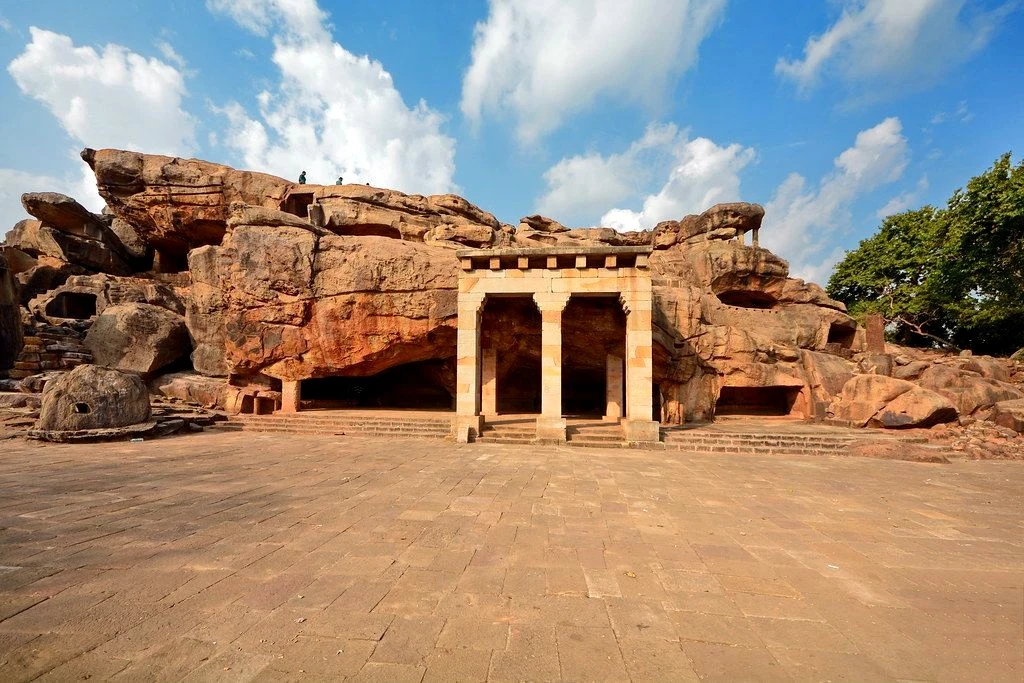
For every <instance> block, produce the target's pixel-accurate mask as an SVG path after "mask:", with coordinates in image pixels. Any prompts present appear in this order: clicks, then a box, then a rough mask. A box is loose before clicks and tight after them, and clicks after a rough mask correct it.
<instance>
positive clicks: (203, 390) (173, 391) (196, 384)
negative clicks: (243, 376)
mask: <svg viewBox="0 0 1024 683" xmlns="http://www.w3.org/2000/svg"><path fill="white" fill-rule="evenodd" d="M149 390H150V391H151V392H152V393H153V394H157V395H160V396H163V397H164V398H169V399H176V400H179V401H183V402H185V403H192V404H198V405H201V406H205V407H207V408H224V405H225V400H226V398H227V393H228V382H227V380H226V379H217V378H213V377H204V376H202V375H196V374H193V373H190V372H172V373H169V374H166V375H161V376H159V377H157V378H156V379H154V380H152V381H151V382H150V383H149Z"/></svg>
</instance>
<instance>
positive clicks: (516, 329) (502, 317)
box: [480, 296, 541, 415]
mask: <svg viewBox="0 0 1024 683" xmlns="http://www.w3.org/2000/svg"><path fill="white" fill-rule="evenodd" d="M540 322H541V320H540V311H539V310H537V305H536V304H535V303H534V302H533V297H532V296H498V297H494V296H489V297H487V301H486V304H485V305H484V310H483V317H482V320H481V322H480V329H481V344H480V346H481V351H482V354H483V356H484V358H485V359H487V358H491V359H493V361H491V362H493V365H489V366H488V363H487V362H485V363H484V365H485V366H488V367H485V368H484V377H483V382H484V383H485V384H486V383H487V382H488V381H489V380H490V381H493V382H494V390H495V392H496V395H495V407H496V412H497V413H499V414H505V415H510V414H534V413H540V408H541V369H540ZM492 368H493V370H492ZM492 372H493V377H489V376H488V375H489V374H490V373H492ZM484 411H485V413H486V411H487V407H485V408H484Z"/></svg>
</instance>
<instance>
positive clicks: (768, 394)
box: [715, 386, 800, 417]
mask: <svg viewBox="0 0 1024 683" xmlns="http://www.w3.org/2000/svg"><path fill="white" fill-rule="evenodd" d="M799 395H800V387H779V386H774V387H722V391H721V393H720V394H719V395H718V402H717V403H716V404H715V415H750V416H764V417H771V416H784V415H791V414H792V413H793V408H794V406H795V405H796V400H797V397H798V396H799Z"/></svg>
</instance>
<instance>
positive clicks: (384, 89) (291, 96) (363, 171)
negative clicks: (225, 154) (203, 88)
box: [207, 0, 455, 193]
mask: <svg viewBox="0 0 1024 683" xmlns="http://www.w3.org/2000/svg"><path fill="white" fill-rule="evenodd" d="M207 5H208V7H209V8H210V9H211V10H213V11H216V12H222V13H225V14H227V15H229V16H230V17H232V18H233V19H234V20H235V21H237V22H238V23H239V24H240V25H241V26H242V27H244V28H246V29H248V30H250V31H252V32H254V33H256V34H258V35H268V34H269V35H272V37H273V42H274V55H273V61H274V63H275V64H276V65H277V67H278V68H279V69H280V71H281V81H280V83H279V84H278V85H277V86H276V87H275V88H274V89H273V90H265V91H263V92H261V93H260V94H259V95H258V96H257V104H258V108H259V114H258V117H253V116H251V115H250V114H249V113H248V112H247V111H246V109H245V108H244V107H242V106H241V105H240V104H238V103H237V102H230V103H228V104H226V105H224V106H223V107H219V108H217V109H216V111H218V112H219V113H221V114H223V115H224V116H225V117H226V119H227V122H228V126H227V129H226V130H225V131H224V132H223V135H222V138H221V140H222V142H223V143H224V144H226V145H227V146H228V147H229V148H231V149H233V150H235V151H236V152H237V153H238V154H239V155H240V157H241V161H242V163H244V164H245V166H246V167H247V168H254V169H259V170H262V171H267V172H269V173H275V174H277V175H280V176H283V177H286V178H295V177H297V176H298V174H299V172H300V171H303V170H305V171H307V176H308V178H309V181H310V182H311V183H332V182H333V181H334V180H335V179H336V178H337V177H338V176H339V175H343V176H344V177H345V179H346V180H347V181H350V182H370V183H372V184H374V185H379V186H384V187H394V188H398V189H401V190H404V191H408V192H421V193H435V192H449V191H452V190H454V189H455V185H454V182H453V180H452V175H453V174H454V170H455V141H454V140H453V139H452V138H451V137H449V136H447V135H445V134H444V133H443V132H442V130H441V128H442V125H443V123H444V118H443V117H442V116H441V115H440V114H439V113H438V112H436V111H434V110H433V109H431V108H430V107H428V106H427V104H426V102H424V101H422V100H421V101H420V102H419V103H417V104H416V106H414V107H408V106H407V105H406V104H405V102H404V101H403V100H402V96H401V94H400V93H399V92H398V90H397V89H395V86H394V83H393V82H392V79H391V75H390V74H389V73H388V72H387V71H386V70H385V69H384V67H383V66H382V65H381V63H380V62H377V61H375V60H372V59H370V58H369V57H366V56H363V57H358V56H356V55H354V54H352V53H351V52H348V51H347V50H346V49H345V48H343V47H342V46H341V45H339V44H338V43H336V42H334V41H333V39H332V38H331V34H330V31H329V28H328V26H327V24H326V19H327V15H326V13H324V12H323V11H322V10H320V8H319V7H318V6H317V4H316V3H315V2H314V1H313V0H208V2H207Z"/></svg>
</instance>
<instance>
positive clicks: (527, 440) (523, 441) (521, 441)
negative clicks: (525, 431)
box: [473, 436, 536, 445]
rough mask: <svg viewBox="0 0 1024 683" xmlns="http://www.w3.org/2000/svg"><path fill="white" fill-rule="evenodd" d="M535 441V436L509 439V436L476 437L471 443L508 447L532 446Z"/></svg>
mask: <svg viewBox="0 0 1024 683" xmlns="http://www.w3.org/2000/svg"><path fill="white" fill-rule="evenodd" d="M535 440H536V437H535V436H531V437H511V436H478V437H476V438H475V439H473V443H500V444H509V445H527V444H532V443H533V442H534V441H535Z"/></svg>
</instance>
